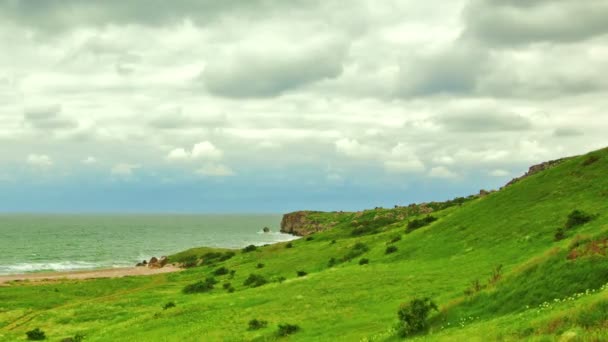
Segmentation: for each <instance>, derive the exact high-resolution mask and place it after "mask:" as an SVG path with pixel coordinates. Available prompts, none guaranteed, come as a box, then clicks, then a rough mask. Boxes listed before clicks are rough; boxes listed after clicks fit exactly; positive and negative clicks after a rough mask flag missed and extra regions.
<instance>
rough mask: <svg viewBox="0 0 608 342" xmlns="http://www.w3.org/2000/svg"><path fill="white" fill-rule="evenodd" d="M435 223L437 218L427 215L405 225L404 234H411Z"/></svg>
mask: <svg viewBox="0 0 608 342" xmlns="http://www.w3.org/2000/svg"><path fill="white" fill-rule="evenodd" d="M435 221H437V218H436V217H434V216H431V215H427V216H426V217H424V218H421V219H415V220H412V221H410V222H408V223H407V229H406V232H408V233H409V232H412V231H414V230H416V229H419V228H422V227H424V226H428V225H429V224H431V223H433V222H435Z"/></svg>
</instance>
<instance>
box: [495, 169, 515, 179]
mask: <svg viewBox="0 0 608 342" xmlns="http://www.w3.org/2000/svg"><path fill="white" fill-rule="evenodd" d="M510 174H511V173H510V172H509V171H506V170H502V169H496V170H492V171H490V176H492V177H507V176H508V175H510Z"/></svg>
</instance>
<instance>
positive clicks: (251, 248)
mask: <svg viewBox="0 0 608 342" xmlns="http://www.w3.org/2000/svg"><path fill="white" fill-rule="evenodd" d="M257 249H258V247H256V246H255V245H249V246H247V247H245V248H243V253H249V252H253V251H256V250H257Z"/></svg>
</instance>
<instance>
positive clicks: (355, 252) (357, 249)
mask: <svg viewBox="0 0 608 342" xmlns="http://www.w3.org/2000/svg"><path fill="white" fill-rule="evenodd" d="M367 251H369V247H367V245H366V244H364V243H361V242H357V243H356V244H355V245H354V246H353V247H352V248H351V249H350V250H349V251H348V253H346V255H344V257H343V258H342V261H350V260H352V259H354V258H356V257H358V256H360V255H361V254H364V253H365V252H367Z"/></svg>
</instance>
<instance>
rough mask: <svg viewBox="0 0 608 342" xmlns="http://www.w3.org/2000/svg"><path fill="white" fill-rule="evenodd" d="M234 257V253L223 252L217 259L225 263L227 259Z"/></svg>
mask: <svg viewBox="0 0 608 342" xmlns="http://www.w3.org/2000/svg"><path fill="white" fill-rule="evenodd" d="M235 255H236V253H234V252H224V254H222V255H221V256H220V258H219V259H220V261H226V260H228V259H231V258H232V257H233V256H235Z"/></svg>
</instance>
